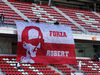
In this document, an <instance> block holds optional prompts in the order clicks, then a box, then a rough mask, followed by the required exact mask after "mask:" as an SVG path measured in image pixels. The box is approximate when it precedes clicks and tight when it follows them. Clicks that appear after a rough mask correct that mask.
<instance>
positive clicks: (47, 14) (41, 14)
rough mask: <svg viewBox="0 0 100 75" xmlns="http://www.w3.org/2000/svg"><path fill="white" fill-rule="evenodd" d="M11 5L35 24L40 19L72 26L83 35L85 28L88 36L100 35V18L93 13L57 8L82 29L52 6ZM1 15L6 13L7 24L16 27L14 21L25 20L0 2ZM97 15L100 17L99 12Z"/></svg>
mask: <svg viewBox="0 0 100 75" xmlns="http://www.w3.org/2000/svg"><path fill="white" fill-rule="evenodd" d="M10 4H12V5H13V6H14V7H15V8H17V9H18V10H19V11H20V12H21V13H23V14H24V15H25V16H27V18H29V19H30V20H31V21H33V22H34V21H36V19H37V18H40V22H42V23H51V24H52V23H54V22H55V21H59V22H60V24H63V25H68V26H71V27H72V31H73V32H77V33H83V30H82V28H84V29H85V32H86V33H88V34H91V33H93V34H100V30H99V29H100V20H99V19H100V18H99V16H97V15H96V14H95V13H93V12H91V11H86V10H80V9H72V8H61V7H56V8H58V9H59V10H61V11H62V12H63V13H64V14H66V15H67V16H69V17H70V18H71V19H73V21H75V22H76V23H77V24H79V25H80V27H81V29H80V28H79V27H78V26H77V25H75V24H74V23H72V22H71V21H70V20H68V19H67V18H65V17H64V16H63V15H61V13H58V11H56V10H55V9H53V8H52V7H50V6H46V5H38V4H32V3H25V2H24V3H23V2H15V1H13V2H10ZM26 8H27V9H26ZM0 13H4V15H5V24H9V25H15V23H14V20H24V19H23V18H22V17H21V16H20V15H18V14H17V13H16V12H15V11H14V10H13V9H11V7H9V6H8V5H7V4H5V3H4V2H3V1H1V2H0ZM97 13H98V15H100V13H99V12H97Z"/></svg>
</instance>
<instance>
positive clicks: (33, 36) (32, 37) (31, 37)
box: [28, 29, 39, 40]
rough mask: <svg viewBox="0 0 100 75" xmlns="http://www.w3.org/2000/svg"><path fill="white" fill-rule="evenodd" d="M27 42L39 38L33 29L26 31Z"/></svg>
mask: <svg viewBox="0 0 100 75" xmlns="http://www.w3.org/2000/svg"><path fill="white" fill-rule="evenodd" d="M28 36H29V40H31V39H36V38H38V36H39V32H38V31H37V30H35V29H31V30H29V31H28Z"/></svg>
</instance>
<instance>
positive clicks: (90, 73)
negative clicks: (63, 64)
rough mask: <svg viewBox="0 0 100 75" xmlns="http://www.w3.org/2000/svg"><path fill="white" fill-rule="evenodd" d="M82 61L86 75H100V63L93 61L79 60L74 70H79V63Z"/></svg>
mask: <svg viewBox="0 0 100 75" xmlns="http://www.w3.org/2000/svg"><path fill="white" fill-rule="evenodd" d="M79 61H81V62H82V64H81V70H82V72H84V73H86V75H100V62H97V61H92V60H91V59H77V64H76V65H73V67H74V68H77V69H79V67H78V62H79Z"/></svg>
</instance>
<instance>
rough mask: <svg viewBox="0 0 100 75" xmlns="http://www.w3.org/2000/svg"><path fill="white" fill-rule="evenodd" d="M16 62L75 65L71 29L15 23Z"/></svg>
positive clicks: (58, 26)
mask: <svg viewBox="0 0 100 75" xmlns="http://www.w3.org/2000/svg"><path fill="white" fill-rule="evenodd" d="M16 24H17V31H18V50H17V61H22V62H26V63H47V64H76V56H75V45H74V39H73V36H72V31H71V27H67V26H60V25H44V24H38V23H26V22H25V23H24V22H16Z"/></svg>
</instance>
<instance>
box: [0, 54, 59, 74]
mask: <svg viewBox="0 0 100 75" xmlns="http://www.w3.org/2000/svg"><path fill="white" fill-rule="evenodd" d="M0 63H1V64H0V68H1V69H2V71H3V72H5V73H6V75H60V74H59V73H57V72H56V71H55V70H52V69H51V67H48V66H47V64H40V63H34V64H29V63H21V68H22V69H21V70H19V69H17V67H16V63H17V62H16V56H0Z"/></svg>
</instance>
